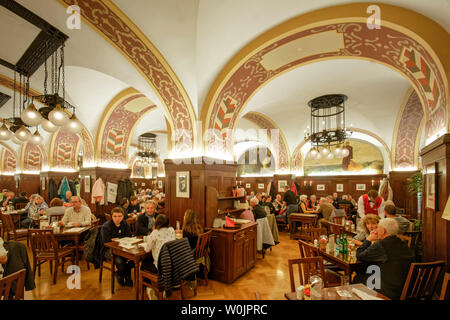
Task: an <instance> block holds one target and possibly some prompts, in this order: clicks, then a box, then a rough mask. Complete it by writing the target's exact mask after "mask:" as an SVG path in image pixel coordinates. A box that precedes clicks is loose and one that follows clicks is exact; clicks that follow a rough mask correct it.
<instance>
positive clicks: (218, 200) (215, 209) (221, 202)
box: [206, 186, 245, 227]
mask: <svg viewBox="0 0 450 320" xmlns="http://www.w3.org/2000/svg"><path fill="white" fill-rule="evenodd" d="M235 201H245V197H230V196H221V195H220V194H219V192H218V191H217V189H216V188H214V187H210V186H206V217H207V219H206V226H207V227H212V224H213V221H214V218H216V217H217V215H224V214H226V213H227V209H228V210H229V212H230V214H232V215H234V216H236V217H239V215H240V214H241V213H242V212H243V211H244V209H235V208H234V202H235Z"/></svg>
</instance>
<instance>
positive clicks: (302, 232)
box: [290, 215, 317, 240]
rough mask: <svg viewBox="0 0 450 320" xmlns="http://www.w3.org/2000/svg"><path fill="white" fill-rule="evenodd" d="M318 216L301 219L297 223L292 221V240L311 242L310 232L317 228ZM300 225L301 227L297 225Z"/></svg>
mask: <svg viewBox="0 0 450 320" xmlns="http://www.w3.org/2000/svg"><path fill="white" fill-rule="evenodd" d="M316 222H317V215H315V216H314V217H300V219H298V220H297V221H292V222H291V223H290V224H291V227H292V229H291V239H303V240H309V237H310V236H309V230H310V229H311V228H313V227H315V226H316ZM297 223H299V224H300V226H298V225H297Z"/></svg>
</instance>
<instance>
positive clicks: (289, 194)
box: [283, 186, 299, 223]
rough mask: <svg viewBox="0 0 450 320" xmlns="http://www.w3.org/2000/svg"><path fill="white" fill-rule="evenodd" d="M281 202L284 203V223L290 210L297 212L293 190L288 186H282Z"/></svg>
mask: <svg viewBox="0 0 450 320" xmlns="http://www.w3.org/2000/svg"><path fill="white" fill-rule="evenodd" d="M283 202H284V204H285V205H286V223H287V222H288V220H287V217H289V215H290V214H291V213H292V212H299V211H298V203H297V196H296V195H295V192H294V191H292V190H290V189H289V186H285V187H284V195H283Z"/></svg>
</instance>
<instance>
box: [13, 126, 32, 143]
mask: <svg viewBox="0 0 450 320" xmlns="http://www.w3.org/2000/svg"><path fill="white" fill-rule="evenodd" d="M14 135H15V136H16V138H17V139H19V140H20V141H22V142H25V141H28V140H30V139H31V133H30V131H28V129H27V128H25V127H24V126H23V125H22V126H21V127H20V128H19V129H18V130H17V131H16V132H15V133H14Z"/></svg>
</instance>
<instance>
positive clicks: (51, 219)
mask: <svg viewBox="0 0 450 320" xmlns="http://www.w3.org/2000/svg"><path fill="white" fill-rule="evenodd" d="M63 217H64V213H61V214H60V213H57V214H52V215H50V217H49V218H48V223H49V224H52V223H53V222H54V221H55V222H57V221H61V220H62V218H63Z"/></svg>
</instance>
